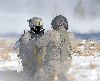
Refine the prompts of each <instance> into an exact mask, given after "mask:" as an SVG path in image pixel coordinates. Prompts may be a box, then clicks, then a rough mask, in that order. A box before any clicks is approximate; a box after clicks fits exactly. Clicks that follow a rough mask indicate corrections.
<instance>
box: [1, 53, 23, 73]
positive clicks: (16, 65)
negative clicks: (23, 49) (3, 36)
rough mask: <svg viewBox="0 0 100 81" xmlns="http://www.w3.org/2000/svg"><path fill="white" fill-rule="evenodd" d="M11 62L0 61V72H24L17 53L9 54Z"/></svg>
mask: <svg viewBox="0 0 100 81" xmlns="http://www.w3.org/2000/svg"><path fill="white" fill-rule="evenodd" d="M9 55H10V60H6V61H5V60H0V71H6V70H12V71H13V70H17V71H18V72H20V71H22V64H21V60H20V59H19V58H18V57H17V54H16V53H9Z"/></svg>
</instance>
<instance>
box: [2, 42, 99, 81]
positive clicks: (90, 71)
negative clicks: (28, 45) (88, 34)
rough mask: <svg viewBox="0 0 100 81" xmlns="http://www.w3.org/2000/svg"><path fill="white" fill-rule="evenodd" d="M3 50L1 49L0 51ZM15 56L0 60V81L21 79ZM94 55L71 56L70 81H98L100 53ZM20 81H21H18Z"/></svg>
mask: <svg viewBox="0 0 100 81" xmlns="http://www.w3.org/2000/svg"><path fill="white" fill-rule="evenodd" d="M84 44H85V45H84ZM84 44H83V43H82V45H81V46H79V47H78V48H80V50H81V51H84V50H85V49H86V48H87V45H86V43H84ZM85 46H86V47H85ZM3 49H4V48H2V47H1V48H0V51H2V50H3ZM87 49H88V48H87ZM87 49H86V50H87ZM85 52H86V51H85ZM85 52H84V53H85ZM90 53H91V52H90ZM17 54H18V53H17V52H16V51H13V52H8V55H9V59H6V60H5V59H3V58H0V81H19V79H18V80H17V78H20V77H21V76H20V74H19V73H20V72H21V71H22V69H23V67H22V64H21V59H19V58H18V57H17ZM94 55H95V56H94ZM94 55H88V56H84V55H82V56H81V55H79V54H78V55H77V54H73V55H72V57H73V61H72V67H71V68H70V70H69V72H68V76H69V77H70V81H100V77H99V76H100V52H96V51H95V52H94ZM15 76H16V77H15ZM8 78H10V79H8ZM15 78H16V80H15ZM72 78H74V79H72ZM20 81H22V80H21V79H20Z"/></svg>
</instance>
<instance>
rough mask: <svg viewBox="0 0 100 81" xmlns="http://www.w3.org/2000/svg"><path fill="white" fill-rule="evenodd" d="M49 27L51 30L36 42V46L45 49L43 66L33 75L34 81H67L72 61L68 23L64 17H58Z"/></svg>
mask: <svg viewBox="0 0 100 81" xmlns="http://www.w3.org/2000/svg"><path fill="white" fill-rule="evenodd" d="M51 25H52V28H53V30H52V31H48V32H47V33H45V34H44V35H43V36H42V37H40V38H39V39H38V40H37V42H36V46H37V47H38V48H40V49H45V50H46V53H45V57H44V58H43V66H42V67H41V68H40V69H39V70H38V72H37V73H36V74H35V75H34V81H67V78H66V77H67V72H68V70H69V68H70V67H71V60H72V56H71V51H70V48H71V45H70V41H69V33H68V32H67V30H68V22H67V19H66V18H65V17H64V16H62V15H59V16H56V17H55V18H54V20H52V23H51ZM40 54H42V53H40Z"/></svg>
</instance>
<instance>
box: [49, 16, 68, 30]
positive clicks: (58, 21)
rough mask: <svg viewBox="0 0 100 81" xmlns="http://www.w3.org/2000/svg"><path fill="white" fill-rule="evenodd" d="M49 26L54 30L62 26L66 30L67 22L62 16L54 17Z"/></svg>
mask: <svg viewBox="0 0 100 81" xmlns="http://www.w3.org/2000/svg"><path fill="white" fill-rule="evenodd" d="M51 25H52V27H53V29H54V30H56V29H58V27H59V26H64V27H65V29H66V30H68V21H67V19H66V17H64V16H62V15H58V16H56V17H55V18H54V19H53V20H52V22H51Z"/></svg>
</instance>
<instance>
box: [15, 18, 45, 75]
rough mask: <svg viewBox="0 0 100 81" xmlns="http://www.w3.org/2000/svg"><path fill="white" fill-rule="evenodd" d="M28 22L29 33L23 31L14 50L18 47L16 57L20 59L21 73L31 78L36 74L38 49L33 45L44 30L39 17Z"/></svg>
mask: <svg viewBox="0 0 100 81" xmlns="http://www.w3.org/2000/svg"><path fill="white" fill-rule="evenodd" d="M28 22H29V27H30V31H28V32H25V31H24V34H22V36H21V38H20V39H19V40H18V41H17V42H16V44H15V46H14V48H18V47H19V54H18V57H19V58H20V59H22V65H23V72H25V73H27V74H28V73H29V76H30V75H31V76H32V75H33V74H34V73H35V72H36V70H37V64H38V49H37V48H36V47H35V43H36V41H37V39H38V38H40V37H41V36H42V35H43V34H44V29H43V22H42V19H41V18H39V17H33V18H32V19H29V20H28Z"/></svg>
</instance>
